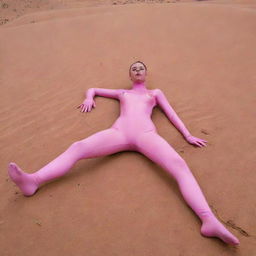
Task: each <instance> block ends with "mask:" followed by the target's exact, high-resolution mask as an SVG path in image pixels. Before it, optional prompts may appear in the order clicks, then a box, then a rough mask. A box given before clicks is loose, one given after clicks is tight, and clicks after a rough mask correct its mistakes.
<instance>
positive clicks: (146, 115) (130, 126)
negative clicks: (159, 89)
mask: <svg viewBox="0 0 256 256" xmlns="http://www.w3.org/2000/svg"><path fill="white" fill-rule="evenodd" d="M119 101H120V105H121V106H120V116H119V118H118V119H117V120H116V121H115V122H114V124H113V125H112V127H113V128H116V129H118V130H123V131H129V132H139V131H142V132H147V131H152V130H154V131H156V127H155V125H154V123H153V122H152V120H151V114H152V110H153V108H154V107H155V106H156V105H157V102H156V98H155V93H154V90H148V91H147V92H144V93H139V92H134V91H132V90H122V92H121V93H120V94H119Z"/></svg>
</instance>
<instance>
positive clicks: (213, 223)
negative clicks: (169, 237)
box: [9, 61, 239, 245]
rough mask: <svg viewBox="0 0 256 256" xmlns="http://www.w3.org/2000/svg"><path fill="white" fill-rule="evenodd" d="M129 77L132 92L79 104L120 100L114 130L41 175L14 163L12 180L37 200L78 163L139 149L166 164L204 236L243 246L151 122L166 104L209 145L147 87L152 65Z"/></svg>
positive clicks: (137, 66) (139, 66) (106, 93)
mask: <svg viewBox="0 0 256 256" xmlns="http://www.w3.org/2000/svg"><path fill="white" fill-rule="evenodd" d="M129 75H130V78H131V80H132V82H133V84H132V89H130V90H125V89H102V88H90V89H89V90H88V91H87V94H86V99H85V100H84V102H83V103H82V104H81V105H79V106H78V108H80V111H81V112H89V111H91V110H92V108H93V107H96V104H95V102H94V100H93V98H94V96H95V95H99V96H103V97H108V98H114V99H117V100H119V101H120V105H121V109H120V116H119V118H118V119H117V120H116V121H115V122H114V124H113V125H112V126H111V127H110V128H109V129H106V130H103V131H100V132H97V133H95V134H93V135H91V136H89V137H87V138H85V139H82V140H80V141H76V142H74V143H73V144H72V145H71V146H70V147H69V148H68V149H67V150H66V151H65V152H63V153H62V154H60V155H59V156H58V157H57V158H55V159H54V160H53V161H51V162H50V163H48V164H47V165H46V166H44V167H43V168H41V169H40V170H38V171H37V172H35V173H32V174H28V173H25V172H23V171H22V170H21V169H20V168H19V167H18V166H17V165H16V164H15V163H10V164H9V175H10V177H11V179H12V180H13V181H14V182H15V183H16V185H17V186H18V187H19V188H20V190H21V191H22V193H23V194H24V195H26V196H31V195H33V194H34V193H35V192H36V191H37V190H38V188H39V186H40V185H41V184H43V183H45V182H47V181H50V180H53V179H55V178H59V177H61V176H63V175H65V174H66V173H67V172H68V171H69V170H70V169H71V167H72V166H73V165H74V164H75V163H76V162H77V161H78V160H81V159H87V158H94V157H100V156H106V155H110V154H114V153H117V152H120V151H127V150H128V151H137V152H140V153H142V154H143V155H145V156H146V157H148V158H150V159H151V160H152V161H153V162H155V163H157V164H158V165H160V166H161V167H162V168H163V169H164V170H166V171H167V172H168V173H169V174H170V175H171V176H172V177H173V178H174V179H175V180H176V182H177V183H178V186H179V189H180V191H181V193H182V195H183V197H184V199H185V201H186V202H187V204H188V205H189V206H190V207H191V208H192V209H193V211H194V212H195V213H196V214H197V216H198V217H199V218H200V219H201V221H202V226H201V234H202V235H204V236H207V237H218V238H220V239H221V240H223V241H224V242H225V243H228V244H232V245H238V244H239V240H238V239H237V238H236V237H235V236H234V235H232V234H231V233H230V232H229V231H228V230H227V229H226V228H225V227H224V226H223V225H222V224H221V223H220V221H219V220H218V219H217V218H216V217H215V216H214V214H213V212H212V211H211V209H210V207H209V205H208V203H207V201H206V199H205V197H204V195H203V193H202V191H201V189H200V187H199V185H198V183H197V181H196V180H195V178H194V176H193V174H192V172H191V171H190V169H189V167H188V165H187V164H186V162H185V160H184V159H183V158H182V157H181V156H180V155H179V154H178V153H177V152H176V151H175V150H174V149H173V148H172V146H171V145H170V144H169V143H168V142H167V141H166V140H165V139H164V138H162V137H161V136H160V135H159V134H158V133H157V130H156V127H155V125H154V123H153V122H152V120H151V114H152V109H153V108H154V107H155V106H157V105H158V106H160V107H161V108H162V109H163V111H164V112H165V114H166V115H167V116H168V118H169V119H170V121H171V122H172V123H173V124H174V125H175V127H176V128H177V129H178V130H179V131H180V132H181V133H182V134H183V136H184V138H185V139H186V141H187V142H189V143H190V144H194V145H197V146H199V147H203V146H206V142H207V141H205V140H203V139H199V138H196V137H194V136H192V135H191V134H190V133H189V131H188V130H187V129H186V127H185V126H184V124H183V123H182V121H181V120H180V119H179V117H178V116H177V114H176V113H175V111H174V110H173V109H172V107H171V106H170V104H169V102H168V100H167V99H166V97H165V95H164V93H163V92H162V91H161V90H160V89H154V90H148V89H147V87H146V84H145V78H146V75H147V67H146V65H145V64H144V63H143V62H140V61H137V62H135V63H133V64H132V65H131V66H130V69H129Z"/></svg>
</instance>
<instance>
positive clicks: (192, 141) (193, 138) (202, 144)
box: [186, 135, 207, 147]
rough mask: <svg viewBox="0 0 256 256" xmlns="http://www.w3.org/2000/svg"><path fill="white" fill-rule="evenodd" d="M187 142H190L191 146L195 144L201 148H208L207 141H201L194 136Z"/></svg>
mask: <svg viewBox="0 0 256 256" xmlns="http://www.w3.org/2000/svg"><path fill="white" fill-rule="evenodd" d="M186 141H187V142H189V143H190V144H194V145H197V146H199V147H203V146H205V147H207V145H206V142H207V141H206V140H203V139H199V138H197V137H194V136H192V135H189V136H187V137H186Z"/></svg>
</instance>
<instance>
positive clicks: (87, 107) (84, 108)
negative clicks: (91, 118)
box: [77, 99, 96, 112]
mask: <svg viewBox="0 0 256 256" xmlns="http://www.w3.org/2000/svg"><path fill="white" fill-rule="evenodd" d="M93 107H94V108H95V107H96V104H95V101H94V100H93V99H85V100H84V101H83V103H82V104H80V105H79V106H78V107H77V108H81V110H80V112H89V111H91V110H92V108H93Z"/></svg>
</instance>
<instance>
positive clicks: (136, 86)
mask: <svg viewBox="0 0 256 256" xmlns="http://www.w3.org/2000/svg"><path fill="white" fill-rule="evenodd" d="M132 90H134V91H146V90H147V88H146V85H145V82H141V83H138V82H133V85H132Z"/></svg>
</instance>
